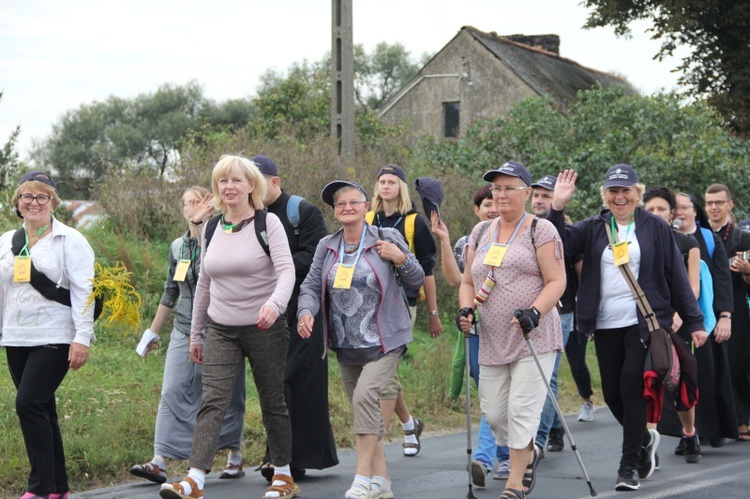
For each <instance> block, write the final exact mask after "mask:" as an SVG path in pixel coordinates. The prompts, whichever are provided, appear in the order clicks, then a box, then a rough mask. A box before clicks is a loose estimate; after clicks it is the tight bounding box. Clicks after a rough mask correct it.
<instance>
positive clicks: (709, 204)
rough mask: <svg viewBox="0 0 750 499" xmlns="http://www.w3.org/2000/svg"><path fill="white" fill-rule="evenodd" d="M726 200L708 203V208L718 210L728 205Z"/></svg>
mask: <svg viewBox="0 0 750 499" xmlns="http://www.w3.org/2000/svg"><path fill="white" fill-rule="evenodd" d="M726 202H727V201H726V199H718V200H716V201H706V206H716V207H717V208H721V207H722V206H724V204H725V203H726Z"/></svg>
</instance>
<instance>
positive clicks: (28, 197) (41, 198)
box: [18, 194, 52, 206]
mask: <svg viewBox="0 0 750 499" xmlns="http://www.w3.org/2000/svg"><path fill="white" fill-rule="evenodd" d="M18 198H19V199H20V200H21V201H23V204H31V202H32V201H34V200H36V203H37V204H38V205H40V206H41V205H45V204H47V203H49V200H50V199H52V196H48V195H46V194H37V195H36V196H34V195H33V194H21V195H20V196H18Z"/></svg>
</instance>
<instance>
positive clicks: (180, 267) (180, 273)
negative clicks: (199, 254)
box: [174, 259, 190, 282]
mask: <svg viewBox="0 0 750 499" xmlns="http://www.w3.org/2000/svg"><path fill="white" fill-rule="evenodd" d="M189 268H190V260H185V259H182V260H180V261H179V262H177V268H176V269H175V270H174V280H175V281H177V282H185V277H187V271H188V269H189Z"/></svg>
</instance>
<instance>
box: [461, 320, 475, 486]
mask: <svg viewBox="0 0 750 499" xmlns="http://www.w3.org/2000/svg"><path fill="white" fill-rule="evenodd" d="M463 334H464V351H465V352H466V376H465V377H466V455H467V460H468V463H467V466H466V471H467V472H468V474H469V493H468V494H466V499H476V496H475V495H474V492H472V490H471V487H472V482H471V455H472V453H473V451H472V449H471V356H470V355H469V333H463Z"/></svg>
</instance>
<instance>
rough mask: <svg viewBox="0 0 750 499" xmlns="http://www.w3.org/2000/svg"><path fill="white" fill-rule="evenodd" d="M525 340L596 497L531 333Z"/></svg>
mask: <svg viewBox="0 0 750 499" xmlns="http://www.w3.org/2000/svg"><path fill="white" fill-rule="evenodd" d="M513 315H515V316H516V319H518V318H520V317H521V315H522V314H521V311H520V310H516V311H515V312H513ZM523 339H525V340H526V344H527V345H528V346H529V350H530V351H531V356H532V357H534V361H535V362H536V366H537V367H538V368H539V374H540V375H541V376H542V380H543V381H544V386H546V387H547V394H548V395H549V398H550V400H552V405H553V406H554V407H555V412H556V413H557V417H558V418H560V422H561V423H562V425H563V429H564V430H565V434H566V435H567V436H568V442H569V443H570V448H571V450H572V451H573V453H574V454H575V456H576V460H578V464H579V465H580V466H581V471H583V476H584V478H585V479H586V484H588V486H589V492H590V493H591V497H594V496H596V491H595V490H594V486H593V485H591V479H590V478H589V474H588V473H586V467H585V466H584V465H583V460H582V459H581V454H580V453H579V452H578V446H576V443H575V442H574V441H573V435H571V434H570V428H568V424H567V423H566V422H565V418H564V417H563V413H562V410H561V409H560V404H558V403H557V397H555V394H554V393H553V392H552V387H551V386H550V384H549V381H547V377H546V376H545V375H544V369H543V368H542V363H541V362H539V357H538V356H537V354H536V350H534V344H533V343H532V342H531V338H529V333H523Z"/></svg>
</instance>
